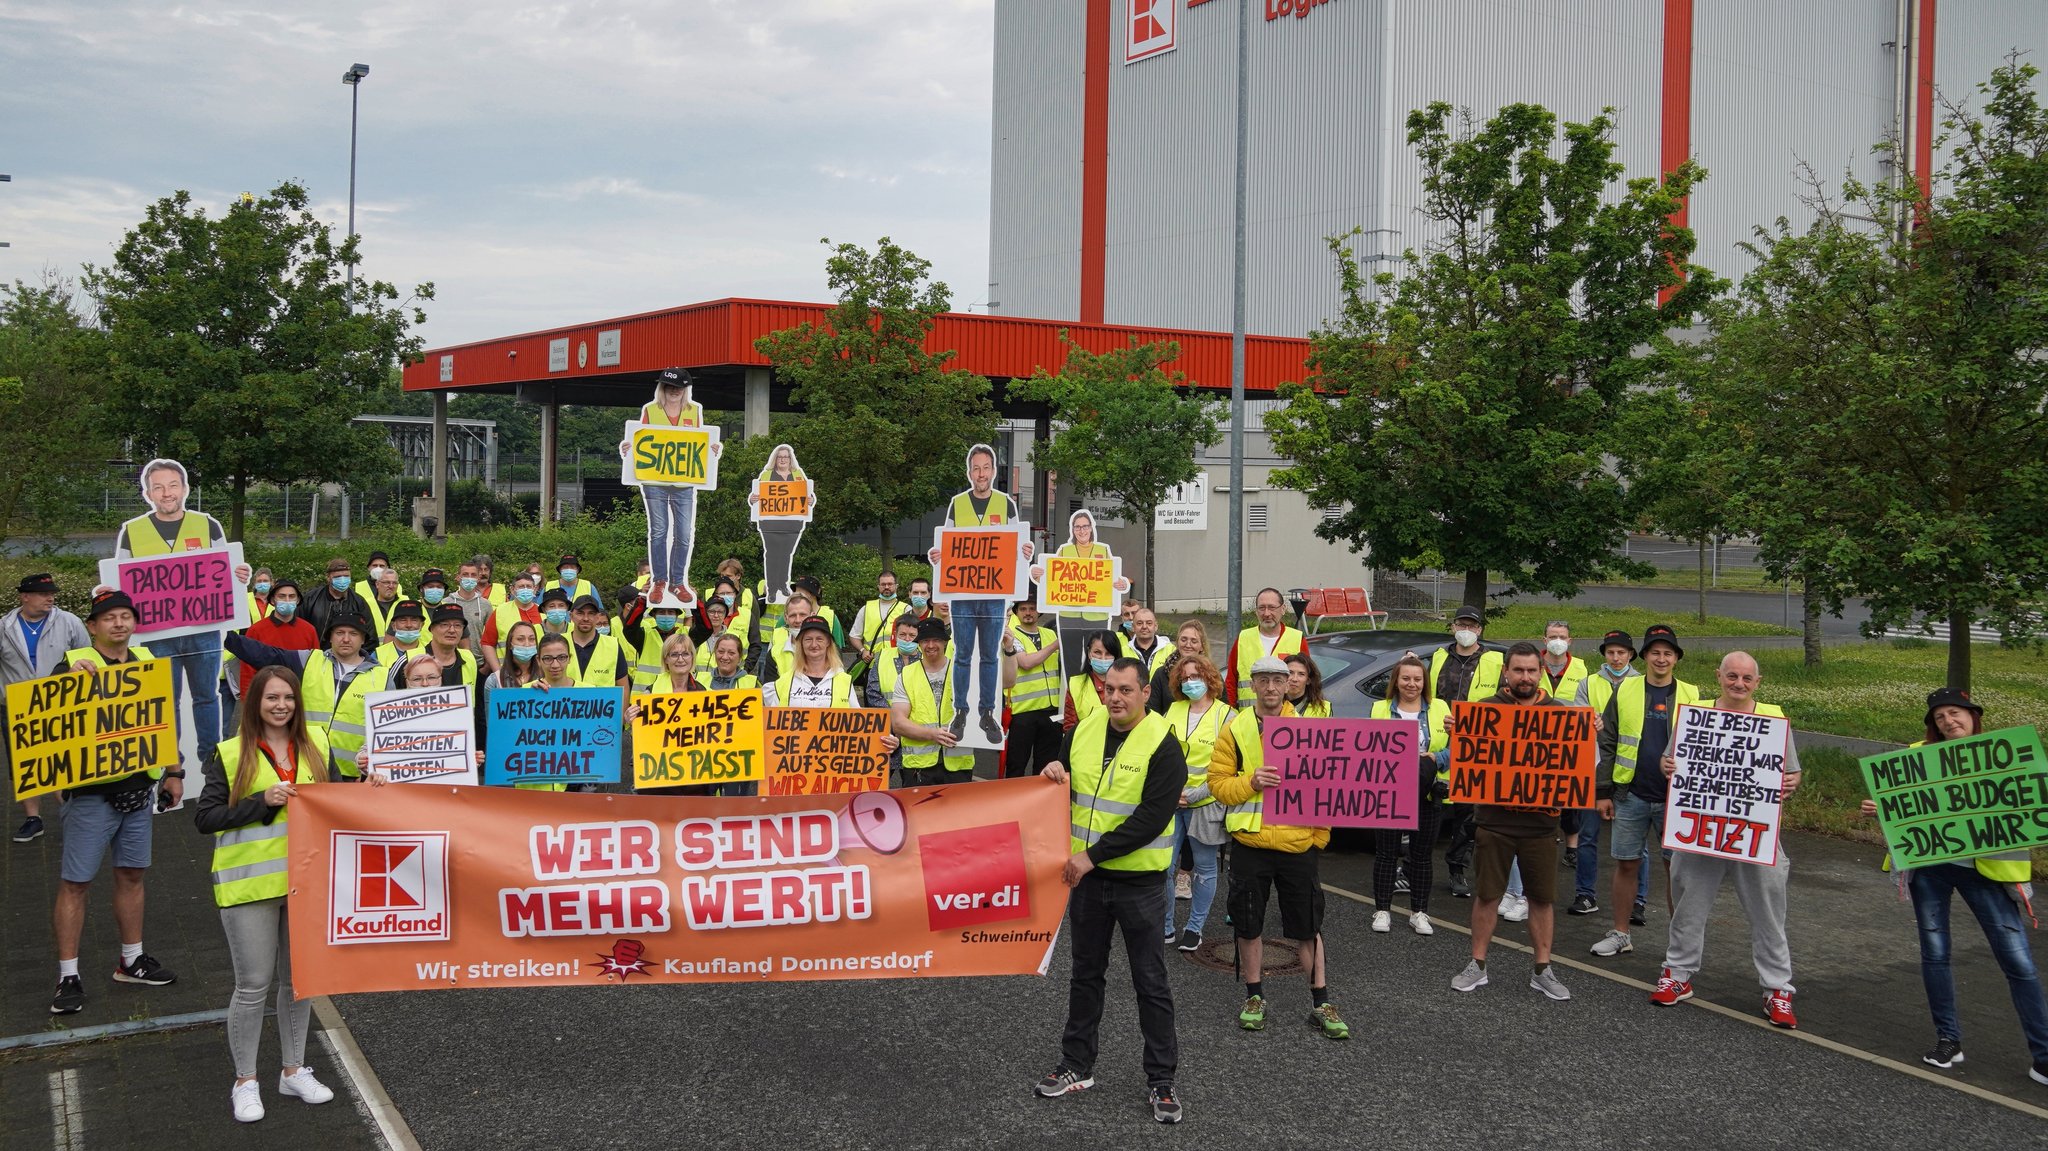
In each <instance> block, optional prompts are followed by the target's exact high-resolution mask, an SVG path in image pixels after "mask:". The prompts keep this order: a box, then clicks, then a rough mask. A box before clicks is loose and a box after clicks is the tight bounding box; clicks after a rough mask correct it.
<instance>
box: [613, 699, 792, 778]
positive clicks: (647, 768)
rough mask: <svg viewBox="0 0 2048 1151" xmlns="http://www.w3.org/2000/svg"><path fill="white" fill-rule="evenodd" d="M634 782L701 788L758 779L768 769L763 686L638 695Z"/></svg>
mask: <svg viewBox="0 0 2048 1151" xmlns="http://www.w3.org/2000/svg"><path fill="white" fill-rule="evenodd" d="M633 702H634V703H635V704H638V705H639V707H640V714H639V716H638V717H637V718H636V719H634V721H633V786H634V787H636V788H647V787H701V786H703V785H705V784H712V783H745V782H747V781H749V780H758V779H760V778H761V776H762V774H763V772H764V771H765V770H766V760H767V752H766V744H767V736H766V734H765V733H764V732H763V730H762V723H761V717H762V713H763V712H765V711H766V710H767V709H766V708H764V707H763V706H762V705H761V689H760V688H758V687H750V688H746V689H744V690H741V691H690V692H677V693H675V694H673V695H636V696H634V697H633Z"/></svg>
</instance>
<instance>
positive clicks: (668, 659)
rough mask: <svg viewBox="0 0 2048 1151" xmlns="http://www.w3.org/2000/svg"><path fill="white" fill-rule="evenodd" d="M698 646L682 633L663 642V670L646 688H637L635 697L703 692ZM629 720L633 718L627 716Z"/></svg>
mask: <svg viewBox="0 0 2048 1151" xmlns="http://www.w3.org/2000/svg"><path fill="white" fill-rule="evenodd" d="M696 671H697V645H696V644H693V643H691V642H690V637H689V636H687V635H684V634H683V633H682V632H675V633H673V634H671V635H670V636H669V637H668V638H667V639H665V640H663V641H661V670H660V671H658V672H656V673H655V675H654V680H653V682H651V683H649V684H648V685H647V686H646V687H635V688H634V689H633V693H634V694H635V695H673V694H675V693H676V692H679V691H701V690H703V689H702V688H701V687H700V686H699V685H698V683H697V677H696ZM626 718H627V720H628V721H631V719H632V718H633V717H632V716H631V715H630V714H629V715H627V717H626Z"/></svg>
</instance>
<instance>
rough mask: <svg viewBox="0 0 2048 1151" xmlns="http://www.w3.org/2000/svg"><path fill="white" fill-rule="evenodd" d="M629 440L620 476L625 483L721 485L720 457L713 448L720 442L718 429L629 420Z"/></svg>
mask: <svg viewBox="0 0 2048 1151" xmlns="http://www.w3.org/2000/svg"><path fill="white" fill-rule="evenodd" d="M626 439H627V442H628V444H629V450H628V452H627V454H626V466H625V474H624V476H623V477H621V478H622V479H624V481H625V482H626V483H629V484H633V485H635V486H638V485H640V484H666V485H668V486H671V487H679V488H715V487H717V486H718V456H717V454H716V453H714V452H713V451H712V450H711V448H712V445H713V444H716V443H717V442H718V429H717V428H715V427H702V428H668V427H660V426H657V425H654V424H643V423H639V422H629V423H627V425H626Z"/></svg>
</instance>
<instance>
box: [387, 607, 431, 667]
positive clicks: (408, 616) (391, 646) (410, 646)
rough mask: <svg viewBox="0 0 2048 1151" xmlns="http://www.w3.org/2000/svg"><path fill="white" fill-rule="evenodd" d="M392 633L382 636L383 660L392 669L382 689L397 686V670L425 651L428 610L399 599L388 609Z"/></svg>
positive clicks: (388, 621)
mask: <svg viewBox="0 0 2048 1151" xmlns="http://www.w3.org/2000/svg"><path fill="white" fill-rule="evenodd" d="M386 622H387V623H389V624H390V627H391V630H390V631H388V632H386V633H385V640H384V643H383V644H382V645H381V646H382V647H383V649H384V660H385V662H386V663H388V664H390V665H391V673H390V675H389V676H387V677H386V683H385V686H386V687H387V688H395V687H397V686H398V679H399V670H398V669H399V668H401V667H403V666H404V665H405V661H406V660H409V659H411V658H412V657H413V656H415V655H417V654H419V653H420V652H423V651H425V650H427V640H426V634H427V609H426V607H425V606H424V605H422V604H421V603H420V601H418V600H416V599H402V600H399V601H398V602H397V603H395V604H393V605H391V614H390V618H389V619H388V620H387V621H386Z"/></svg>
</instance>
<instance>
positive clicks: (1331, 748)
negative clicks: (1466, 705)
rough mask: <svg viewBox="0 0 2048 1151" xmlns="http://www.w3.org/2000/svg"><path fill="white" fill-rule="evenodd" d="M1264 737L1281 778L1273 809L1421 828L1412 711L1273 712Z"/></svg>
mask: <svg viewBox="0 0 2048 1151" xmlns="http://www.w3.org/2000/svg"><path fill="white" fill-rule="evenodd" d="M1261 728H1262V732H1263V734H1262V736H1261V739H1260V742H1261V743H1262V744H1263V745H1264V747H1263V748H1262V750H1263V752H1264V754H1265V763H1266V766H1268V767H1272V768H1277V769H1278V770H1279V772H1280V784H1279V786H1277V787H1271V788H1268V789H1266V793H1265V798H1264V804H1263V807H1264V812H1265V817H1266V818H1267V819H1268V820H1270V821H1272V822H1274V823H1291V824H1294V825H1296V826H1302V827H1385V828H1395V829H1404V830H1406V829H1413V828H1414V827H1415V826H1416V825H1417V819H1418V811H1417V804H1418V803H1419V802H1420V800H1421V798H1422V791H1421V786H1422V784H1421V781H1420V780H1418V779H1417V778H1416V773H1417V772H1419V771H1420V770H1421V763H1420V757H1419V754H1418V753H1417V752H1416V750H1415V724H1414V723H1412V722H1410V721H1408V720H1405V719H1303V718H1300V717H1297V716H1283V717H1281V718H1279V719H1269V720H1266V721H1265V723H1264V724H1263V725H1261Z"/></svg>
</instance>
